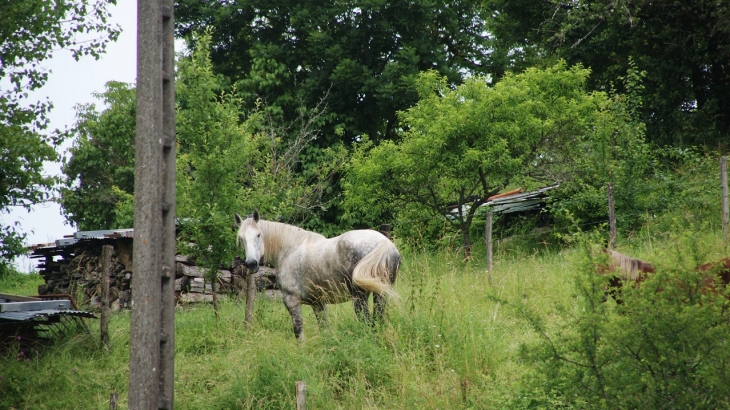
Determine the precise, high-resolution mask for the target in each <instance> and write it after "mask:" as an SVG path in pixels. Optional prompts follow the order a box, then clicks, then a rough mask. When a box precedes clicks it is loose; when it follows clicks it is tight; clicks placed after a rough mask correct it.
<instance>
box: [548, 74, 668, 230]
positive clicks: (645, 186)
mask: <svg viewBox="0 0 730 410" xmlns="http://www.w3.org/2000/svg"><path fill="white" fill-rule="evenodd" d="M644 76H645V73H643V72H639V71H638V70H636V69H635V68H630V69H629V71H628V72H627V75H626V76H625V77H624V81H625V82H626V84H627V88H628V93H627V94H625V95H618V94H617V95H613V96H612V97H611V99H610V100H607V101H606V106H605V109H604V111H603V113H601V117H602V118H600V120H599V121H600V122H601V124H602V128H603V129H602V132H596V133H595V134H594V135H593V136H592V138H590V139H588V140H585V141H583V142H582V143H581V144H580V145H579V146H578V147H577V148H578V149H579V150H578V151H575V152H576V154H577V153H580V155H576V158H575V160H574V161H573V162H572V164H571V169H570V170H569V171H568V175H569V178H565V179H564V180H565V182H563V183H562V184H561V187H560V189H559V190H557V191H555V193H554V194H553V195H552V196H551V200H552V206H551V207H550V212H551V214H552V216H553V218H554V222H555V225H556V227H557V228H558V229H562V228H565V227H567V226H568V225H576V224H577V225H583V224H593V223H596V222H598V221H600V222H603V221H605V220H606V217H607V216H606V215H607V212H608V211H607V210H608V205H607V201H608V199H607V195H606V186H607V184H608V183H614V186H615V190H614V195H615V199H614V203H615V209H616V212H617V219H620V221H621V227H622V229H625V230H629V229H632V228H633V227H635V226H636V225H637V223H638V221H639V220H640V218H641V215H642V214H643V213H645V212H646V210H647V209H657V208H662V209H665V208H664V207H663V206H662V205H660V204H657V203H652V201H653V199H654V197H653V196H652V195H651V192H652V190H653V189H655V186H654V185H653V184H652V181H651V179H652V174H654V173H655V172H658V162H657V156H656V151H653V150H651V149H650V146H649V145H648V144H647V143H646V142H645V138H644V135H645V127H644V124H643V123H642V122H641V121H639V119H638V111H639V110H640V109H641V106H642V99H641V94H640V90H641V89H642V87H643V82H642V81H643V80H642V78H643V77H644Z"/></svg>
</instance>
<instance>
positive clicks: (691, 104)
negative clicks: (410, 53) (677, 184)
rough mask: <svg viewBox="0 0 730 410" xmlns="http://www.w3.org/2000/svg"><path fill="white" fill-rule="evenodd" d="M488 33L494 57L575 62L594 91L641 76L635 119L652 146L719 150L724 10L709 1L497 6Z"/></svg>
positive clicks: (728, 10)
mask: <svg viewBox="0 0 730 410" xmlns="http://www.w3.org/2000/svg"><path fill="white" fill-rule="evenodd" d="M487 7H489V8H490V9H491V10H494V11H495V12H494V14H493V18H492V19H491V20H490V21H489V30H490V32H492V33H493V34H494V36H495V37H496V41H495V49H496V51H495V54H496V55H508V56H511V57H512V61H511V63H513V64H517V65H518V67H519V66H521V64H524V63H527V64H530V63H531V62H534V61H535V60H539V59H540V58H543V57H544V56H547V57H548V58H563V59H566V60H567V61H568V62H569V63H570V64H577V63H582V64H584V65H585V66H587V67H590V68H591V70H592V75H591V78H590V81H589V87H590V88H591V89H594V90H607V89H616V90H618V91H619V92H622V93H623V92H626V91H627V90H628V88H627V86H626V85H625V84H622V82H621V81H620V80H619V79H620V77H621V76H623V74H624V73H625V72H626V71H627V69H629V68H630V67H631V65H632V58H631V57H632V56H633V59H634V61H635V64H636V65H637V67H638V68H639V69H640V70H646V72H647V76H646V82H645V85H646V88H645V90H642V91H641V94H642V96H643V98H644V103H645V105H644V107H643V108H642V109H641V111H640V112H641V116H642V120H643V121H645V122H646V124H647V128H648V139H649V141H651V142H652V143H656V144H657V145H660V146H662V145H675V146H692V145H697V146H699V145H705V146H707V147H713V146H717V145H718V144H720V145H724V144H726V143H725V141H727V138H728V132H729V131H730V114H728V113H730V97H728V96H730V77H728V76H727V74H726V73H727V68H726V67H727V64H728V61H730V48H729V47H728V46H729V45H730V40H728V39H730V36H729V35H728V34H729V31H728V30H730V24H728V22H729V21H730V5H729V4H728V3H727V2H719V3H718V2H715V1H670V0H660V1H646V0H641V1H613V0H610V1H609V0H585V1H576V2H570V3H565V2H560V1H543V2H530V1H517V2H515V1H503V0H494V1H491V2H489V5H488V6H487Z"/></svg>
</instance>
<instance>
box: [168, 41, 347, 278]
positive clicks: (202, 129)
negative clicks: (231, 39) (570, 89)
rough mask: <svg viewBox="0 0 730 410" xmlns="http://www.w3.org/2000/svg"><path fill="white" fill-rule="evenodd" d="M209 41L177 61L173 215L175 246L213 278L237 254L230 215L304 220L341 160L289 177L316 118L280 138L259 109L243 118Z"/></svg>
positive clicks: (292, 174) (233, 91) (236, 99)
mask: <svg viewBox="0 0 730 410" xmlns="http://www.w3.org/2000/svg"><path fill="white" fill-rule="evenodd" d="M209 41H210V38H209V36H208V35H202V36H201V37H200V38H199V39H198V45H199V47H198V48H197V49H196V50H195V51H194V52H193V53H192V54H191V55H190V56H189V57H187V58H183V59H182V60H181V61H180V62H179V65H178V75H179V80H178V81H177V83H176V85H177V90H176V91H177V93H178V101H179V104H178V111H177V118H176V127H177V129H176V131H177V141H178V147H179V154H178V157H177V193H178V195H177V200H178V206H177V213H178V217H179V218H180V219H181V222H182V224H181V232H182V235H180V236H179V237H178V243H179V245H180V246H182V247H187V248H188V250H189V251H190V252H191V253H192V255H194V256H196V257H198V258H199V260H200V261H203V264H204V265H205V266H207V267H208V271H209V273H210V274H209V280H210V281H211V282H212V283H215V280H216V279H215V274H216V272H217V270H218V269H219V267H220V266H221V265H225V264H228V263H230V262H231V261H232V260H233V255H234V253H235V252H236V248H235V241H234V237H235V236H234V233H233V232H232V229H231V226H232V223H233V215H234V214H235V213H236V212H243V210H247V211H252V210H253V209H254V208H260V209H262V210H263V212H267V213H269V215H271V216H274V217H276V216H280V217H282V218H284V219H293V218H296V217H298V216H303V217H306V215H307V214H308V212H310V211H309V208H311V207H312V206H316V205H317V204H319V202H318V201H319V200H320V197H321V191H319V190H318V186H321V185H322V182H321V181H322V179H325V178H327V177H328V176H329V173H328V172H329V171H328V170H329V169H336V168H337V164H338V163H341V162H342V160H341V159H337V157H336V152H335V151H333V158H332V160H333V162H332V164H331V167H333V168H329V169H320V170H312V175H315V176H316V177H314V178H312V179H311V180H307V179H304V178H303V177H302V176H301V175H296V174H294V173H293V172H292V171H291V168H292V167H293V166H295V165H297V163H296V160H297V158H298V157H299V155H298V154H299V151H300V150H301V149H302V148H303V146H304V145H306V144H307V143H308V142H309V141H311V138H313V136H316V130H314V129H312V128H311V124H312V123H316V120H313V119H312V116H308V117H303V120H304V121H305V122H306V123H305V124H303V126H301V127H300V129H301V130H303V131H304V132H305V134H303V135H301V136H300V138H297V139H295V140H294V141H293V142H289V143H286V142H284V141H282V139H281V137H280V135H278V130H277V129H276V127H275V126H274V125H273V124H272V123H271V122H268V121H267V119H266V118H265V117H264V116H262V115H261V112H253V113H250V114H249V115H244V114H243V113H242V112H241V106H242V103H241V101H240V97H239V95H238V94H237V93H236V92H235V89H234V90H226V88H225V86H224V82H223V81H222V80H221V78H220V76H217V75H215V74H214V73H213V67H212V64H211V61H210V54H209V48H208V44H209ZM311 114H312V115H313V116H314V117H316V115H317V114H316V113H311ZM242 118H243V121H242V120H241V119H242ZM306 118H308V120H307V119H306ZM214 286H215V285H214Z"/></svg>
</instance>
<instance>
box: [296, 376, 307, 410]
mask: <svg viewBox="0 0 730 410" xmlns="http://www.w3.org/2000/svg"><path fill="white" fill-rule="evenodd" d="M296 392H297V393H296V394H297V410H306V409H307V384H306V383H304V382H303V381H298V382H297V383H296Z"/></svg>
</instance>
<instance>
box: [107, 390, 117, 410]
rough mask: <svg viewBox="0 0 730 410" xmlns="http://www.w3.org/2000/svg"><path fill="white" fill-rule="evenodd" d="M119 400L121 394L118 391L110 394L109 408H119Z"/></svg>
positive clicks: (113, 409) (111, 409)
mask: <svg viewBox="0 0 730 410" xmlns="http://www.w3.org/2000/svg"><path fill="white" fill-rule="evenodd" d="M118 401H119V396H118V395H117V393H116V392H114V393H112V394H110V395H109V410H117V405H118V404H117V402H118Z"/></svg>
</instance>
